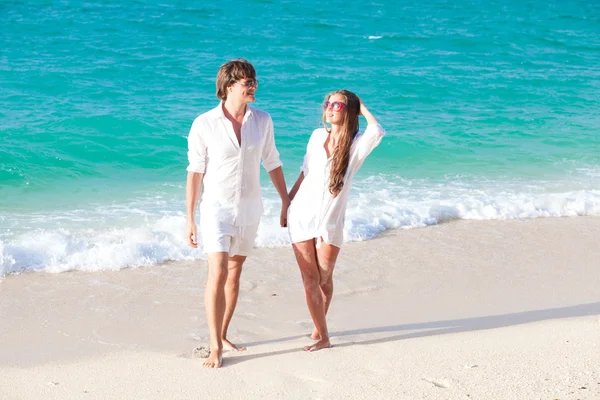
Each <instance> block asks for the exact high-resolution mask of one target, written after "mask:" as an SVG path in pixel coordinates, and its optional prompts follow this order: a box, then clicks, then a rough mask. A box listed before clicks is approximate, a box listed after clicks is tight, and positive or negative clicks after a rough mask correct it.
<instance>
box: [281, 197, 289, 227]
mask: <svg viewBox="0 0 600 400" xmlns="http://www.w3.org/2000/svg"><path fill="white" fill-rule="evenodd" d="M289 206H290V201H289V200H288V201H284V202H282V203H281V215H280V216H279V225H280V226H281V227H282V228H286V227H287V212H288V208H289Z"/></svg>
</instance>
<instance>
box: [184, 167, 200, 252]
mask: <svg viewBox="0 0 600 400" xmlns="http://www.w3.org/2000/svg"><path fill="white" fill-rule="evenodd" d="M203 179H204V174H203V173H200V172H191V171H190V172H188V175H187V182H186V185H185V203H186V210H187V213H186V214H187V223H186V226H187V228H186V237H187V240H188V244H189V245H190V246H192V247H194V248H196V247H198V231H197V229H196V205H197V204H198V199H199V198H200V190H201V188H202V180H203Z"/></svg>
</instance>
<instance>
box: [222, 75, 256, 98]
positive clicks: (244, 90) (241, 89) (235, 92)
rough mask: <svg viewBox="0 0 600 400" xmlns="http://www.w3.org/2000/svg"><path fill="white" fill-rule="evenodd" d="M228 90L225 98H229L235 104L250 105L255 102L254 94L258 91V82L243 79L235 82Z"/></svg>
mask: <svg viewBox="0 0 600 400" xmlns="http://www.w3.org/2000/svg"><path fill="white" fill-rule="evenodd" d="M229 88H230V89H231V91H230V92H229V94H228V95H227V97H231V99H232V100H235V101H236V102H242V103H245V104H247V103H252V102H253V101H255V100H256V97H255V93H256V90H257V89H258V81H257V80H256V79H252V78H243V79H240V80H238V81H236V82H235V83H234V84H233V85H231V86H230V87H229Z"/></svg>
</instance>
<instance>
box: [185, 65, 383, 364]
mask: <svg viewBox="0 0 600 400" xmlns="http://www.w3.org/2000/svg"><path fill="white" fill-rule="evenodd" d="M257 89H258V80H257V79H256V72H255V70H254V67H253V66H252V64H250V63H249V62H248V61H246V60H243V59H238V60H232V61H229V62H227V63H225V64H223V65H222V66H221V68H220V69H219V72H218V74H217V97H218V98H219V99H220V100H221V102H220V103H219V105H218V106H217V107H215V108H214V109H212V110H210V111H208V112H206V113H204V114H202V115H200V116H199V117H198V118H196V119H195V120H194V123H193V124H192V128H191V130H190V134H189V137H188V148H189V151H188V159H189V166H188V167H187V171H188V176H187V184H186V205H187V229H186V233H187V240H188V243H189V245H190V246H192V247H198V232H197V228H196V223H195V211H196V204H197V202H198V199H199V198H200V197H202V201H201V202H200V233H201V237H202V247H203V249H204V252H205V253H207V254H208V281H207V284H206V290H205V297H204V303H205V307H206V315H207V320H208V328H209V334H210V355H209V357H208V359H206V361H205V362H204V366H206V367H208V368H219V367H220V366H221V364H222V354H223V350H224V349H225V350H238V351H239V350H244V349H243V348H239V347H237V346H236V345H235V344H233V343H231V342H230V341H229V339H228V338H227V329H228V327H229V323H230V321H231V318H232V316H233V312H234V310H235V306H236V303H237V298H238V294H239V280H240V275H241V272H242V266H243V264H244V261H245V260H246V257H247V256H248V255H249V254H250V252H251V250H252V247H253V244H254V239H255V238H256V233H257V230H258V224H259V222H260V216H261V215H262V213H263V206H262V198H261V188H260V179H259V176H260V162H261V160H262V163H263V167H264V168H265V169H266V170H267V171H268V173H269V177H270V178H271V181H272V182H273V185H274V186H275V189H276V190H277V192H278V193H279V196H280V197H281V216H280V224H281V226H282V227H286V226H287V227H288V229H289V234H290V238H291V240H292V246H293V248H294V254H295V256H296V260H297V262H298V266H299V267H300V271H301V274H302V280H303V283H304V291H305V296H306V303H307V305H308V309H309V311H310V314H311V317H312V320H313V322H314V330H313V332H312V338H313V339H314V340H316V342H315V343H314V344H312V345H310V346H307V347H305V350H307V351H315V350H320V349H323V348H327V347H330V343H329V334H328V332H327V322H326V319H325V315H326V314H327V309H328V308H329V305H330V303H331V299H332V296H333V279H332V274H333V269H334V266H335V262H336V259H337V256H338V254H339V252H340V248H341V246H342V243H343V230H344V215H345V212H346V205H347V202H348V196H349V194H350V185H351V183H352V178H353V177H354V174H355V173H356V172H357V171H358V169H359V168H360V166H361V165H362V163H363V161H364V160H365V158H366V157H367V155H369V153H370V152H371V151H372V150H373V149H374V148H375V147H376V146H377V145H378V144H379V143H380V142H381V138H382V137H383V135H384V134H385V131H384V130H383V128H382V127H381V125H379V124H378V122H377V120H376V119H375V117H373V115H372V114H371V113H370V112H369V110H367V108H366V107H365V105H364V104H363V103H362V101H361V100H360V99H359V98H358V97H357V96H356V95H355V94H354V93H352V92H349V91H347V90H339V91H335V92H332V93H330V94H328V95H327V97H326V99H325V102H324V103H323V125H324V128H320V129H316V130H315V131H314V132H313V133H312V135H311V137H310V139H309V142H308V146H307V149H306V155H305V156H304V162H303V164H302V167H301V172H300V176H299V177H298V179H297V181H296V183H295V184H294V186H293V188H292V190H291V191H290V192H289V194H288V191H287V187H286V184H285V179H284V175H283V171H282V168H281V166H282V164H281V161H280V159H279V153H278V151H277V148H276V147H275V136H274V130H273V121H272V120H271V116H270V115H269V114H268V113H266V112H264V111H261V110H259V109H257V108H254V107H251V106H250V103H252V102H254V100H255V93H256V90H257ZM359 115H363V116H364V117H365V118H366V120H367V123H368V126H367V128H366V130H365V131H364V133H359V126H358V116H359ZM201 192H202V193H201Z"/></svg>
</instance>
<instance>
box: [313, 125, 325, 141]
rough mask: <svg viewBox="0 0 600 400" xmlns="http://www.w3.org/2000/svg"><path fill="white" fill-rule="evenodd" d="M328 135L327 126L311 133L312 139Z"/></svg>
mask: <svg viewBox="0 0 600 400" xmlns="http://www.w3.org/2000/svg"><path fill="white" fill-rule="evenodd" d="M327 135H328V133H327V130H326V129H325V128H317V129H315V130H314V131H313V132H312V134H311V135H310V140H313V139H316V138H324V137H327Z"/></svg>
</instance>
